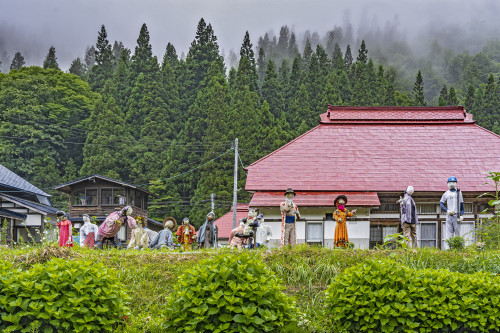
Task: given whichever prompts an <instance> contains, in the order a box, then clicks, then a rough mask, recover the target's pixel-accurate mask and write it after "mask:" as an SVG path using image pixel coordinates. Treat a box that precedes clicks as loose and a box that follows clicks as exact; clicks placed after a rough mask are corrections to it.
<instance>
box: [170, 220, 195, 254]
mask: <svg viewBox="0 0 500 333" xmlns="http://www.w3.org/2000/svg"><path fill="white" fill-rule="evenodd" d="M175 235H176V236H177V242H178V243H179V244H182V249H183V250H184V251H191V250H192V244H193V243H194V242H195V240H196V230H195V229H194V227H193V226H192V225H191V224H189V218H187V217H185V218H184V219H183V220H182V225H181V226H179V228H178V229H177V232H176V233H175Z"/></svg>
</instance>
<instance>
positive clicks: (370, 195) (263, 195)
mask: <svg viewBox="0 0 500 333" xmlns="http://www.w3.org/2000/svg"><path fill="white" fill-rule="evenodd" d="M341 194H343V195H345V196H346V197H347V205H348V206H379V205H380V201H379V199H378V195H377V193H375V192H296V196H295V198H294V199H293V202H294V203H295V204H297V206H299V208H300V207H311V206H316V207H329V206H333V201H334V200H335V198H336V197H337V196H339V195H341ZM284 200H285V197H284V195H283V192H282V191H280V192H255V194H254V195H253V197H252V200H251V201H250V206H251V207H279V205H280V203H281V202H282V201H284Z"/></svg>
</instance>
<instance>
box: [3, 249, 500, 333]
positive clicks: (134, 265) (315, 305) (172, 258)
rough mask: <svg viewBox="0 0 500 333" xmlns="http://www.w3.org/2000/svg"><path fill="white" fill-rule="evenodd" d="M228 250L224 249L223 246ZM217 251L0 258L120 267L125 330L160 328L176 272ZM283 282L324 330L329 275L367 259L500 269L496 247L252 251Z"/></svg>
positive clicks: (313, 328) (57, 252)
mask: <svg viewBox="0 0 500 333" xmlns="http://www.w3.org/2000/svg"><path fill="white" fill-rule="evenodd" d="M224 251H227V250H224ZM216 253H220V251H215V250H203V251H197V252H193V253H178V252H176V253H172V252H168V251H152V250H141V251H136V250H117V249H110V250H104V251H99V250H93V249H87V248H80V247H75V248H72V249H67V248H63V249H61V248H59V247H50V246H49V247H38V248H30V247H23V248H14V249H6V248H2V249H0V260H7V261H11V262H14V263H15V265H17V266H18V267H21V268H23V269H29V267H30V266H31V265H33V264H36V263H43V262H46V261H47V260H50V259H51V258H52V257H60V258H65V259H67V260H77V259H89V260H91V261H94V262H102V263H104V264H105V265H106V266H108V267H111V268H114V269H116V270H117V272H118V276H119V278H120V280H121V281H122V282H123V287H124V288H125V289H126V290H127V292H128V294H129V295H130V296H131V297H132V318H131V319H132V321H131V325H130V326H129V327H127V328H126V329H125V331H126V332H160V329H159V327H160V323H161V320H162V317H161V312H162V311H163V308H164V306H165V304H166V303H165V300H166V297H167V295H168V294H169V293H170V291H171V290H172V286H173V285H174V284H175V283H176V282H177V277H178V276H179V275H180V274H181V273H182V272H183V271H184V270H186V269H187V268H188V267H190V266H192V265H195V264H196V263H197V262H199V261H200V260H201V259H204V258H207V257H210V256H213V255H215V254H216ZM254 254H255V255H256V256H260V257H262V260H263V261H264V262H265V263H266V264H267V266H268V267H269V268H270V269H271V270H272V271H273V272H274V273H275V274H276V275H277V276H278V277H279V278H280V279H281V280H282V281H283V283H284V284H285V286H286V288H287V289H286V292H287V293H288V294H289V295H291V296H294V297H295V299H296V300H297V304H298V306H299V307H300V310H301V312H302V318H303V319H304V320H305V321H307V322H306V323H303V325H305V326H304V332H323V331H327V328H326V326H325V325H324V322H325V320H326V318H325V315H324V313H323V310H322V309H323V302H324V291H325V290H326V288H327V286H328V285H329V284H330V283H331V282H332V279H333V278H334V277H335V276H337V275H338V274H342V272H343V271H344V270H345V269H346V268H348V267H351V266H354V265H356V264H358V263H360V262H363V261H366V260H380V259H384V258H387V257H390V258H391V259H393V260H394V261H395V262H396V264H399V265H404V266H407V267H411V268H415V269H423V268H444V269H448V270H450V271H455V272H460V273H469V274H470V273H475V272H480V271H485V272H492V273H495V274H500V251H484V252H475V251H464V252H453V251H440V250H435V249H415V250H406V251H404V250H400V251H389V250H386V251H373V250H353V249H333V250H332V249H326V248H318V247H308V246H306V245H300V246H296V247H293V248H291V249H290V248H287V249H283V250H272V251H254Z"/></svg>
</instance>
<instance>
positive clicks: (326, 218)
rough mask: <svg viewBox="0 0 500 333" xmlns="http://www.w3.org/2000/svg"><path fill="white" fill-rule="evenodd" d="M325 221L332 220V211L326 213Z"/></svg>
mask: <svg viewBox="0 0 500 333" xmlns="http://www.w3.org/2000/svg"><path fill="white" fill-rule="evenodd" d="M325 221H333V213H326V214H325Z"/></svg>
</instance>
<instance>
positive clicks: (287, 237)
mask: <svg viewBox="0 0 500 333" xmlns="http://www.w3.org/2000/svg"><path fill="white" fill-rule="evenodd" d="M294 197H295V192H294V191H293V190H292V189H291V188H288V189H287V190H286V192H285V201H283V202H282V203H281V204H280V211H281V243H280V247H283V245H288V244H290V245H295V244H297V234H296V231H295V221H296V220H297V219H299V220H300V213H299V208H298V207H297V205H296V204H294V203H293V198H294Z"/></svg>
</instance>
